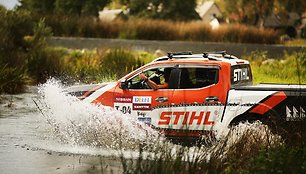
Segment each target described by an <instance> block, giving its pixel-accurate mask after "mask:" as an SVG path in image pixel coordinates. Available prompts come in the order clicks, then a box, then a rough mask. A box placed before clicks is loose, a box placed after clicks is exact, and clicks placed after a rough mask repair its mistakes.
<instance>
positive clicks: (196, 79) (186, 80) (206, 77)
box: [179, 68, 218, 89]
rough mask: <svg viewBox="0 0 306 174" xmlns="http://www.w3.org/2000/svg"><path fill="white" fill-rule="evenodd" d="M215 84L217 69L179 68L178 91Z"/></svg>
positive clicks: (216, 81)
mask: <svg viewBox="0 0 306 174" xmlns="http://www.w3.org/2000/svg"><path fill="white" fill-rule="evenodd" d="M217 83H218V69H217V68H181V75H180V85H179V88H180V89H188V88H203V87H206V86H210V85H213V84H217Z"/></svg>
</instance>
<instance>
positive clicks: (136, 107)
mask: <svg viewBox="0 0 306 174" xmlns="http://www.w3.org/2000/svg"><path fill="white" fill-rule="evenodd" d="M133 110H144V111H148V110H151V104H133Z"/></svg>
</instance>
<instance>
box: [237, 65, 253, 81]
mask: <svg viewBox="0 0 306 174" xmlns="http://www.w3.org/2000/svg"><path fill="white" fill-rule="evenodd" d="M249 79H250V77H249V75H248V69H247V68H240V69H234V82H238V81H242V80H249Z"/></svg>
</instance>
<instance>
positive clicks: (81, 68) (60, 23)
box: [0, 8, 306, 93]
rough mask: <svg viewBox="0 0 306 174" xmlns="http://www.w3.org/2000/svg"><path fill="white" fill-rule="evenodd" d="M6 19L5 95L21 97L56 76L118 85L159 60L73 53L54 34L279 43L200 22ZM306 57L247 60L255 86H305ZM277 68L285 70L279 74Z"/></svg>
mask: <svg viewBox="0 0 306 174" xmlns="http://www.w3.org/2000/svg"><path fill="white" fill-rule="evenodd" d="M0 18H1V19H0V26H1V30H0V38H1V39H0V46H1V49H0V65H1V66H0V93H4V92H5V93H19V92H22V91H24V87H25V85H36V84H39V83H44V82H45V81H46V79H48V78H50V77H56V78H59V79H63V81H72V82H73V81H74V82H80V83H95V82H101V81H103V80H105V79H108V80H116V79H118V78H120V77H121V76H123V75H125V74H126V73H128V72H130V71H132V70H135V69H136V68H138V67H140V66H142V65H143V64H145V63H148V62H149V61H151V60H153V59H154V58H155V57H157V56H156V55H154V54H153V53H148V52H135V51H130V50H124V49H95V50H70V49H67V48H56V47H50V46H49V45H48V44H47V39H48V38H49V37H50V36H53V35H56V36H82V37H94V36H97V37H105V38H108V37H110V38H111V37H114V38H124V39H157V40H158V39H160V40H171V39H178V40H197V39H199V40H201V41H205V40H210V39H211V40H216V41H224V42H242V43H244V42H251V43H255V42H259V43H277V42H278V38H279V35H278V34H277V33H276V32H274V31H273V30H268V29H267V30H265V29H257V28H254V27H251V26H243V25H228V26H225V27H221V28H220V29H219V30H214V31H213V30H212V29H210V28H209V27H207V25H205V24H199V23H197V22H188V23H187V22H170V21H161V20H141V19H135V20H129V21H114V22H108V23H107V22H101V21H95V20H90V19H89V18H88V17H87V18H86V17H81V18H75V17H65V16H61V17H59V16H47V17H45V18H43V19H38V17H35V15H33V14H32V13H31V12H29V11H25V10H16V11H11V10H6V9H5V8H0ZM86 27H88V28H86ZM90 27H91V28H90ZM95 27H97V28H95ZM101 27H102V28H101ZM160 31H162V32H160ZM91 34H93V35H91ZM305 52H306V51H305V49H302V51H300V52H298V53H292V54H290V55H286V56H284V58H283V59H281V60H273V59H270V58H269V57H267V53H266V52H260V51H258V52H254V53H252V54H251V56H247V57H243V56H242V57H241V58H243V59H248V60H250V62H251V64H252V69H253V73H254V79H255V83H260V82H265V83H296V84H300V83H306V82H305V79H306V76H305V74H306V73H305V71H306V70H305V64H306V63H305V57H306V56H305V55H306V53H305ZM233 54H234V53H233ZM122 60H124V61H122ZM277 68H279V70H280V71H275V70H276V69H277ZM279 72H281V73H279Z"/></svg>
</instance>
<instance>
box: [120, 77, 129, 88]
mask: <svg viewBox="0 0 306 174" xmlns="http://www.w3.org/2000/svg"><path fill="white" fill-rule="evenodd" d="M127 86H128V85H127V81H126V80H125V79H124V80H122V81H120V84H119V88H121V89H123V90H126V89H127Z"/></svg>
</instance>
